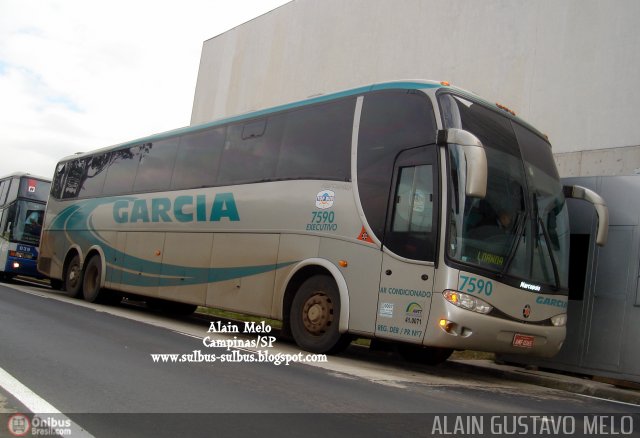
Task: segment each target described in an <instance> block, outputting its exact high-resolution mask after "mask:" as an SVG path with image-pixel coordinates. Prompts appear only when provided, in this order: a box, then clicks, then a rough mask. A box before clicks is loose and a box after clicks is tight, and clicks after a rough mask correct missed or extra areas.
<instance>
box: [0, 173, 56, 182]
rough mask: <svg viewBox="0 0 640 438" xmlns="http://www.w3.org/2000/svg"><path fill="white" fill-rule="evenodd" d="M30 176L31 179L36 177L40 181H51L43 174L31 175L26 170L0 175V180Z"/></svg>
mask: <svg viewBox="0 0 640 438" xmlns="http://www.w3.org/2000/svg"><path fill="white" fill-rule="evenodd" d="M23 177H24V178H32V179H37V180H40V181H45V182H51V178H45V177H43V176H38V175H32V174H30V173H27V172H13V173H10V174H8V175H3V176H0V181H1V180H4V179H9V178H23Z"/></svg>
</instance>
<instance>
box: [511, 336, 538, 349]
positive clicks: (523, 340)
mask: <svg viewBox="0 0 640 438" xmlns="http://www.w3.org/2000/svg"><path fill="white" fill-rule="evenodd" d="M534 339H535V337H534V336H529V335H521V334H520V333H516V334H515V335H514V336H513V344H512V345H513V346H514V347H519V348H533V340H534Z"/></svg>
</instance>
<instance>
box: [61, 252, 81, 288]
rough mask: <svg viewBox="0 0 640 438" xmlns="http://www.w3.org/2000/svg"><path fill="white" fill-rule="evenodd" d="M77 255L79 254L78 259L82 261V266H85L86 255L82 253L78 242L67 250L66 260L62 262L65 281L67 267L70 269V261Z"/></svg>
mask: <svg viewBox="0 0 640 438" xmlns="http://www.w3.org/2000/svg"><path fill="white" fill-rule="evenodd" d="M76 255H77V256H78V259H79V261H80V266H81V267H82V268H84V261H85V257H84V255H83V254H82V249H81V248H80V246H79V245H77V244H73V245H71V246H70V247H69V249H68V250H67V254H66V255H65V256H64V261H63V263H62V281H64V279H65V278H66V275H67V269H69V262H70V261H71V259H72V258H73V257H74V256H76Z"/></svg>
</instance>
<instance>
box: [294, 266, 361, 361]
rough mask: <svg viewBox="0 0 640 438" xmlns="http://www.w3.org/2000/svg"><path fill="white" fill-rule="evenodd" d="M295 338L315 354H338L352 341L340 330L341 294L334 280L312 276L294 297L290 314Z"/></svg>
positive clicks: (299, 343)
mask: <svg viewBox="0 0 640 438" xmlns="http://www.w3.org/2000/svg"><path fill="white" fill-rule="evenodd" d="M290 317H291V318H290V326H291V334H292V335H293V339H294V340H295V341H296V344H298V346H299V347H301V348H303V349H304V350H307V351H310V352H312V353H337V352H339V351H341V350H344V349H345V348H346V347H347V346H348V345H349V343H350V341H351V339H350V338H349V336H348V335H347V334H341V333H340V332H339V331H338V328H339V327H338V325H339V319H340V294H339V293H338V288H337V286H336V284H335V281H334V280H333V278H331V277H329V276H326V275H314V276H313V277H309V278H308V279H307V280H306V281H305V282H304V283H302V285H301V286H300V289H299V290H298V292H297V293H296V295H295V297H294V298H293V302H292V304H291V313H290Z"/></svg>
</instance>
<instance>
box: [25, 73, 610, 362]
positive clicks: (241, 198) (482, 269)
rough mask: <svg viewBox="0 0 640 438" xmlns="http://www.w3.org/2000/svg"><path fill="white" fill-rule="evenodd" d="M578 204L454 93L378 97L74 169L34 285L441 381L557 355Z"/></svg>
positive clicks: (154, 139)
mask: <svg viewBox="0 0 640 438" xmlns="http://www.w3.org/2000/svg"><path fill="white" fill-rule="evenodd" d="M566 197H577V198H582V199H585V200H587V201H590V202H592V203H593V204H594V206H595V208H596V211H597V212H598V218H599V226H600V230H601V231H600V233H599V235H598V242H599V243H601V244H602V243H604V241H605V240H606V235H605V231H604V230H606V229H607V221H608V219H607V209H606V206H605V204H604V202H603V201H602V199H601V198H600V197H599V196H598V195H597V194H595V193H593V192H591V191H589V190H586V189H583V188H580V187H564V188H563V187H562V186H561V184H560V181H559V178H558V172H557V169H556V166H555V163H554V160H553V156H552V153H551V146H550V144H549V142H548V141H547V139H546V137H545V136H544V135H542V134H541V133H540V132H538V131H537V130H535V129H534V128H533V127H531V126H529V125H528V124H527V123H525V122H523V121H522V120H520V119H518V118H517V117H515V115H513V114H512V113H511V112H510V111H509V110H508V109H506V108H505V107H501V106H497V105H495V104H490V103H488V102H486V101H484V100H482V99H480V98H478V97H477V96H475V95H473V94H471V93H469V92H466V91H463V90H461V89H458V88H455V87H451V86H449V85H448V84H447V83H438V82H430V81H405V82H391V83H382V84H374V85H369V86H366V87H361V88H357V89H352V90H348V91H343V92H339V93H335V94H330V95H323V96H319V97H314V98H312V99H308V100H305V101H301V102H296V103H292V104H288V105H282V106H278V107H274V108H269V109H264V110H261V111H257V112H252V113H250V114H244V115H240V116H235V117H231V118H227V119H224V120H219V121H215V122H211V123H207V124H204V125H200V126H192V127H188V128H183V129H178V130H175V131H171V132H167V133H163V134H158V135H153V136H150V137H147V138H142V139H139V140H136V141H132V142H127V143H123V144H120V145H117V146H113V147H109V148H105V149H99V150H96V151H93V152H89V153H84V154H79V155H74V156H71V157H67V158H65V159H63V160H62V161H60V163H58V165H57V168H56V170H55V175H54V180H53V184H52V188H51V194H50V200H49V203H48V205H47V211H46V217H45V224H44V233H43V239H42V245H41V255H40V258H39V260H38V268H39V270H40V272H42V273H43V274H45V275H47V276H48V277H50V278H51V279H52V284H53V285H54V286H58V287H61V288H63V289H64V290H66V293H67V294H69V295H72V296H79V295H81V296H83V297H84V299H86V300H88V301H91V302H98V301H110V300H119V299H120V298H121V297H122V296H123V295H125V296H126V295H133V296H136V297H143V298H144V299H146V300H148V301H149V302H152V303H156V304H158V303H162V304H164V306H165V307H167V308H171V309H173V310H174V311H176V312H183V313H184V312H192V311H194V310H195V308H196V307H197V306H208V307H215V308H220V309H227V310H232V311H237V312H242V313H245V314H252V315H258V316H263V317H268V318H273V319H277V320H281V321H282V322H283V333H284V334H286V335H291V336H292V337H293V339H294V340H295V342H296V343H297V344H298V345H299V346H300V347H301V348H303V349H305V350H308V351H311V352H316V353H331V352H337V351H339V350H340V349H342V348H344V347H345V346H346V345H348V343H349V341H350V340H351V339H352V338H353V337H365V338H371V339H376V340H379V341H390V342H395V343H397V345H398V347H399V349H400V351H401V352H404V353H406V354H407V355H409V356H413V357H417V358H420V359H422V360H424V361H426V362H430V363H435V362H438V361H442V360H445V359H446V358H447V357H448V356H449V354H450V353H451V351H452V350H454V349H473V350H482V351H492V352H518V353H529V354H535V355H540V356H551V355H553V354H555V353H556V352H557V351H558V350H559V348H560V347H561V345H562V342H563V340H564V337H565V324H566V312H567V293H568V288H567V281H568V267H569V260H568V256H569V223H568V216H567V207H566V204H565V198H566Z"/></svg>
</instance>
